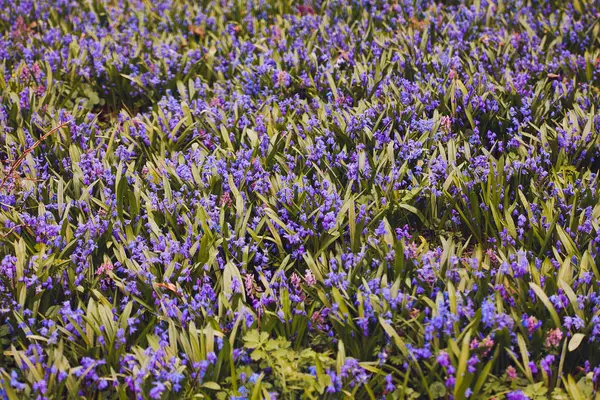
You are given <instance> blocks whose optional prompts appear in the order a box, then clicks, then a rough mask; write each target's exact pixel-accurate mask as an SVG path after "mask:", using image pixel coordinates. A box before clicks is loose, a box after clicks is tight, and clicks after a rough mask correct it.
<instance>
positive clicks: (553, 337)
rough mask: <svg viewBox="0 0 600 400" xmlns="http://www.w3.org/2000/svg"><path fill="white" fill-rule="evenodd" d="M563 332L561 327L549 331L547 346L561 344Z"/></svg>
mask: <svg viewBox="0 0 600 400" xmlns="http://www.w3.org/2000/svg"><path fill="white" fill-rule="evenodd" d="M562 337H563V333H562V331H561V330H560V329H559V328H556V329H552V330H550V331H548V335H547V336H546V346H547V347H556V346H558V345H559V344H560V341H561V340H562Z"/></svg>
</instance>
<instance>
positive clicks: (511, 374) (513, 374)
mask: <svg viewBox="0 0 600 400" xmlns="http://www.w3.org/2000/svg"><path fill="white" fill-rule="evenodd" d="M506 376H508V378H509V379H511V380H513V379H517V370H516V369H515V367H513V366H512V365H511V366H510V367H508V368H506Z"/></svg>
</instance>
